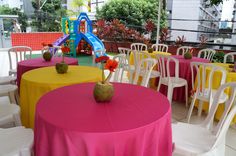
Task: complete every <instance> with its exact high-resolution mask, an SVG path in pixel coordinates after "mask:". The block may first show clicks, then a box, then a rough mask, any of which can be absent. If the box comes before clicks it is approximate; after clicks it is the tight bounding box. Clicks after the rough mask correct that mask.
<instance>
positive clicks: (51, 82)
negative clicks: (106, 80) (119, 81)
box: [20, 66, 102, 128]
mask: <svg viewBox="0 0 236 156" xmlns="http://www.w3.org/2000/svg"><path fill="white" fill-rule="evenodd" d="M101 79H102V71H101V70H100V69H98V68H95V67H87V66H69V69H68V72H67V73H66V74H58V73H57V72H56V70H55V67H44V68H38V69H34V70H31V71H28V72H26V73H25V74H23V76H22V79H21V87H20V106H21V119H22V124H23V125H24V126H26V127H30V128H33V127H34V114H35V107H36V103H37V101H38V100H39V99H40V97H41V96H42V95H44V94H45V93H47V92H49V91H51V90H53V89H56V88H59V87H63V86H67V85H72V84H78V83H85V82H97V81H100V80H101ZM60 96H63V97H64V95H60Z"/></svg>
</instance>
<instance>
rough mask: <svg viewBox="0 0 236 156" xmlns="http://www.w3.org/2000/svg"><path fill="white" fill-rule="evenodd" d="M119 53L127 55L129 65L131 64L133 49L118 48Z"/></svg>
mask: <svg viewBox="0 0 236 156" xmlns="http://www.w3.org/2000/svg"><path fill="white" fill-rule="evenodd" d="M118 51H119V53H120V54H125V55H126V61H127V64H129V60H130V54H131V52H132V51H131V49H129V48H122V47H118Z"/></svg>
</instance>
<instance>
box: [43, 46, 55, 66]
mask: <svg viewBox="0 0 236 156" xmlns="http://www.w3.org/2000/svg"><path fill="white" fill-rule="evenodd" d="M42 46H43V51H45V52H44V53H43V59H44V60H45V61H46V62H48V61H51V59H52V54H51V52H50V47H53V45H52V44H47V43H45V42H43V43H42Z"/></svg>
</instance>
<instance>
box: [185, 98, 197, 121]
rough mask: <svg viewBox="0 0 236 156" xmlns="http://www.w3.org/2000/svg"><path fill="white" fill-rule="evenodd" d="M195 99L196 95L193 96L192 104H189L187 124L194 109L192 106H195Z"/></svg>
mask: <svg viewBox="0 0 236 156" xmlns="http://www.w3.org/2000/svg"><path fill="white" fill-rule="evenodd" d="M196 98H197V97H196V94H194V96H193V99H192V102H191V104H190V107H189V110H188V114H187V122H188V123H189V122H190V118H191V115H192V113H193V108H194V104H195V101H196Z"/></svg>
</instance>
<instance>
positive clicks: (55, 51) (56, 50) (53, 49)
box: [41, 46, 62, 57]
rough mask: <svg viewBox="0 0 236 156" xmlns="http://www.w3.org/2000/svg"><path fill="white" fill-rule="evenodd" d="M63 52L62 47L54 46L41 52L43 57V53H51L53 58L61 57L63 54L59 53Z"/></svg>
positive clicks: (44, 48)
mask: <svg viewBox="0 0 236 156" xmlns="http://www.w3.org/2000/svg"><path fill="white" fill-rule="evenodd" d="M60 50H61V47H60V46H53V47H48V46H46V47H43V49H42V50H41V53H42V55H43V53H45V52H47V51H49V52H50V53H51V54H52V57H58V56H61V55H62V53H59V51H60Z"/></svg>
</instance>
